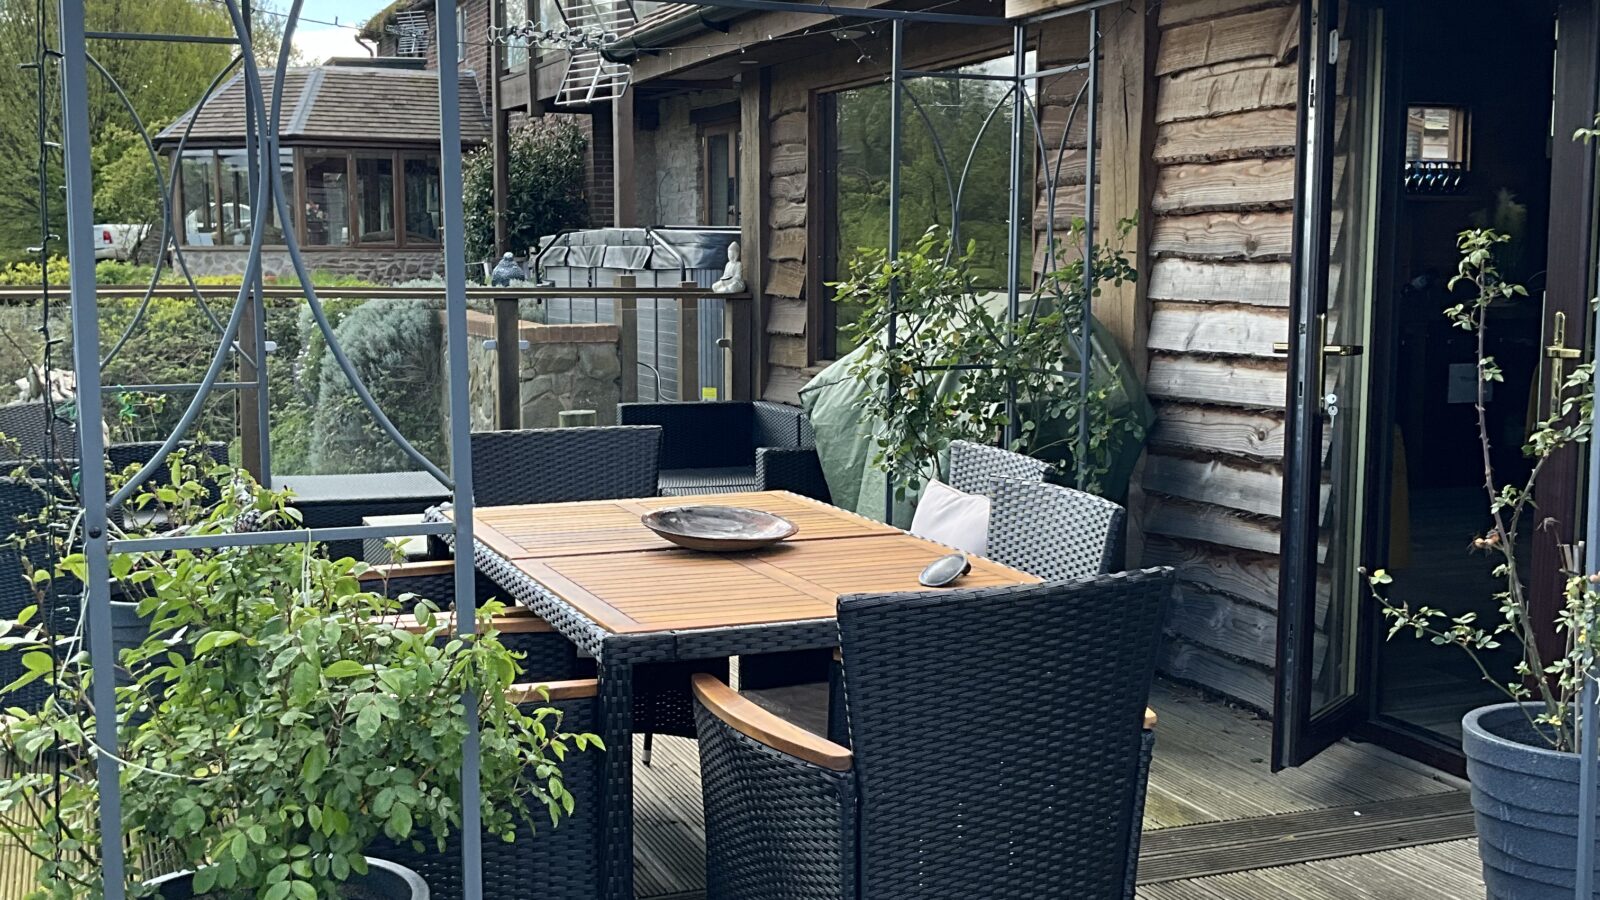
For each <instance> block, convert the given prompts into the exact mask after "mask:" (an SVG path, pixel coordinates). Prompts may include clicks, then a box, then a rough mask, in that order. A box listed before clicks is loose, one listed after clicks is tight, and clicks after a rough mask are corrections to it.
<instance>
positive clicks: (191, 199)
mask: <svg viewBox="0 0 1600 900" xmlns="http://www.w3.org/2000/svg"><path fill="white" fill-rule="evenodd" d="M179 172H180V175H179V178H180V179H181V181H182V185H181V188H182V190H181V194H182V203H183V242H184V243H185V244H187V245H189V246H191V247H210V246H212V245H214V244H216V243H217V207H216V203H217V199H216V197H217V193H216V183H217V169H216V156H215V155H214V154H213V153H212V152H211V151H210V150H190V151H187V152H185V153H184V154H183V160H182V162H181V163H180V165H179Z"/></svg>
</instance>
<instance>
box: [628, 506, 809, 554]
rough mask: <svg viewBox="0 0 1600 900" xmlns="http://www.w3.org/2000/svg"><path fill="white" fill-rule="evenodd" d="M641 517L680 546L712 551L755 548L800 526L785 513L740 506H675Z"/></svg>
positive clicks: (792, 534)
mask: <svg viewBox="0 0 1600 900" xmlns="http://www.w3.org/2000/svg"><path fill="white" fill-rule="evenodd" d="M639 521H641V522H643V523H644V527H646V528H648V529H650V530H651V531H654V532H655V533H656V534H659V535H661V536H662V537H663V538H666V539H667V540H669V541H671V542H673V543H674V544H677V545H678V546H680V547H687V548H689V549H690V550H704V551H707V552H710V553H733V552H737V551H740V550H756V549H759V548H761V547H765V546H768V545H769V544H776V543H777V542H779V541H781V540H785V539H787V538H790V537H793V536H794V535H795V534H796V533H797V532H799V530H800V529H799V527H798V526H796V525H795V524H794V523H793V522H791V521H789V520H788V519H785V518H784V517H782V516H775V515H773V514H772V513H767V512H762V511H761V510H759V509H745V508H743V507H739V506H675V507H673V508H671V509H658V510H656V511H655V512H653V513H649V514H647V515H645V516H643V517H641V518H640V520H639Z"/></svg>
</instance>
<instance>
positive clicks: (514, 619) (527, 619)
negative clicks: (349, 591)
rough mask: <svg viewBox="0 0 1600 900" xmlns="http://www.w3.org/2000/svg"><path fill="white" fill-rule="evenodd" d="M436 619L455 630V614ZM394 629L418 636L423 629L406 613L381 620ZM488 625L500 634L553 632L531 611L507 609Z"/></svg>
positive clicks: (440, 615)
mask: <svg viewBox="0 0 1600 900" xmlns="http://www.w3.org/2000/svg"><path fill="white" fill-rule="evenodd" d="M438 618H439V619H440V620H441V621H443V622H444V623H445V625H447V626H448V627H450V628H451V629H454V628H455V623H456V616H455V613H453V612H450V611H448V610H446V611H442V612H440V613H439V615H438ZM383 620H384V621H385V622H388V623H390V624H392V625H394V626H395V627H396V628H401V629H404V630H405V631H409V632H411V633H412V634H420V633H421V632H422V631H423V630H424V629H423V627H422V626H421V625H419V624H418V623H417V617H416V616H414V615H412V614H410V613H406V614H404V615H397V616H385V617H384V619H383ZM490 625H491V626H492V627H493V628H494V630H495V631H498V632H500V633H501V634H545V633H548V632H552V631H555V630H556V629H555V626H553V625H551V624H550V623H549V622H546V621H545V620H543V619H541V618H539V617H538V616H537V615H535V614H534V613H533V612H532V611H531V610H526V609H515V608H512V609H507V610H506V611H505V612H503V613H501V614H500V615H498V616H495V617H494V618H493V619H491V620H490Z"/></svg>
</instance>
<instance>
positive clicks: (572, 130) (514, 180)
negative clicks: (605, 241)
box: [462, 116, 589, 260]
mask: <svg viewBox="0 0 1600 900" xmlns="http://www.w3.org/2000/svg"><path fill="white" fill-rule="evenodd" d="M588 146H589V139H588V138H587V137H586V136H584V133H583V132H582V131H581V130H580V129H579V128H578V125H577V123H576V122H575V121H574V120H573V119H571V118H568V117H562V116H555V117H549V118H546V119H542V120H539V119H535V120H531V121H529V122H527V123H525V124H523V125H519V126H517V127H516V128H513V129H512V130H511V134H510V136H509V140H508V143H507V147H506V153H507V163H506V167H507V178H508V181H509V184H510V190H509V197H508V203H507V205H506V240H507V246H506V247H505V248H504V249H505V250H507V251H511V252H514V253H530V252H532V251H534V250H536V249H537V247H538V243H539V238H541V237H544V236H546V235H551V234H555V233H556V232H558V231H561V230H563V229H566V228H581V227H583V226H585V225H586V224H588V221H589V201H588V198H587V197H586V196H585V194H584V169H583V165H584V163H583V161H584V157H585V154H586V152H587V150H588ZM462 191H463V194H462V196H463V198H464V199H465V205H466V242H467V256H468V258H470V259H475V260H484V259H492V258H493V257H494V256H495V255H496V252H497V248H496V242H495V228H494V158H493V156H492V154H490V152H489V150H488V149H487V148H485V149H482V150H478V151H476V152H475V153H473V154H472V155H471V156H469V157H468V158H467V162H466V167H465V169H464V170H463V172H462Z"/></svg>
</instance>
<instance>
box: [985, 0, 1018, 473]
mask: <svg viewBox="0 0 1600 900" xmlns="http://www.w3.org/2000/svg"><path fill="white" fill-rule="evenodd" d="M1011 56H1012V62H1013V67H1012V76H1013V77H1012V81H1011V186H1010V188H1009V191H1010V196H1009V197H1007V203H1008V207H1007V210H1006V211H1007V214H1008V222H1009V224H1008V226H1007V228H1006V259H1007V260H1009V261H1010V265H1009V266H1008V267H1007V271H1006V346H1007V348H1008V349H1009V348H1010V346H1011V345H1012V344H1013V343H1014V342H1015V341H1016V325H1017V319H1018V318H1019V316H1020V309H1019V308H1018V307H1019V295H1020V294H1021V292H1022V284H1021V280H1020V279H1021V276H1020V275H1019V274H1018V273H1017V267H1018V266H1019V265H1021V264H1022V209H1021V207H1020V205H1019V204H1018V202H1017V198H1018V197H1021V196H1022V117H1023V107H1024V103H1025V100H1026V97H1027V90H1026V82H1025V81H1024V80H1023V76H1024V75H1026V74H1027V70H1028V26H1026V25H1024V24H1022V23H1021V22H1018V23H1017V24H1016V25H1015V26H1013V27H1012V30H1011ZM980 137H981V136H980ZM1005 440H1006V449H1007V450H1010V449H1011V448H1012V444H1013V443H1015V442H1016V440H1017V376H1016V373H1015V372H1012V373H1011V374H1010V375H1008V376H1007V377H1006V427H1005Z"/></svg>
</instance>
